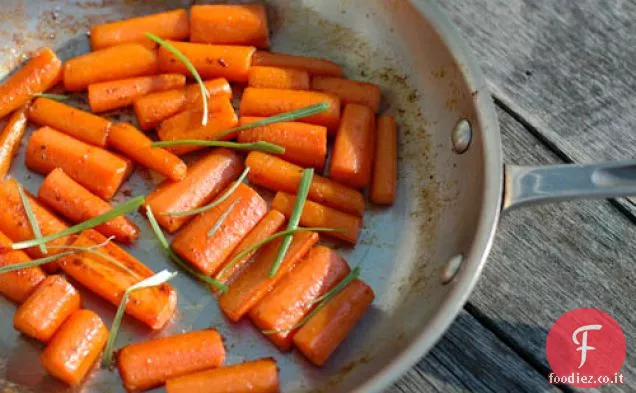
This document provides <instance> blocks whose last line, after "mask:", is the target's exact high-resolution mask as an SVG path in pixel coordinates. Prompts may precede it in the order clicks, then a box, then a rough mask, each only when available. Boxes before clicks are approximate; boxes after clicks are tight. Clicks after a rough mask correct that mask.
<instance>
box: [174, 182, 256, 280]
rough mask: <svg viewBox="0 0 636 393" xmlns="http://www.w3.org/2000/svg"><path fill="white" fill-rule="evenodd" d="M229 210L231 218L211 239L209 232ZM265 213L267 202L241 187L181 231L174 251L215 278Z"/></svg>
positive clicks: (226, 218)
mask: <svg viewBox="0 0 636 393" xmlns="http://www.w3.org/2000/svg"><path fill="white" fill-rule="evenodd" d="M230 206H233V207H230ZM228 209H231V211H230V213H229V215H227V216H226V217H225V219H224V220H223V222H222V224H221V226H220V227H219V228H218V229H217V230H216V231H215V232H214V233H213V234H212V235H211V236H210V235H209V231H210V230H211V229H212V227H214V226H215V225H216V224H217V222H218V220H219V219H220V217H221V216H222V215H223V214H224V213H225V212H226V211H227V210H228ZM265 213H267V203H266V202H265V200H263V198H262V197H261V196H260V195H259V194H258V192H256V191H255V190H254V189H253V188H251V187H250V186H247V185H245V184H241V185H239V186H238V188H237V189H236V190H235V191H234V192H233V193H232V194H230V196H229V197H228V198H227V199H226V200H225V201H223V202H222V203H221V204H219V205H218V206H216V207H214V208H212V209H210V210H208V211H206V212H204V213H201V215H199V216H198V217H196V218H195V219H194V220H192V221H191V222H189V223H188V224H187V225H186V226H185V227H184V228H183V229H182V230H181V231H179V233H178V234H177V236H176V237H175V238H174V240H173V242H172V248H173V249H174V251H175V252H176V253H177V254H179V255H180V256H181V257H183V258H184V259H185V260H187V261H188V262H190V263H191V264H192V266H194V267H196V268H197V269H198V270H200V271H201V272H203V273H205V274H207V275H210V274H214V273H215V272H216V271H217V269H218V268H219V267H221V266H222V264H223V262H225V260H226V259H227V257H228V256H229V255H230V254H231V253H232V251H234V249H235V248H236V247H237V246H238V244H239V243H240V242H241V240H243V238H244V237H245V236H246V235H247V234H248V232H249V231H251V230H252V228H254V226H256V224H257V223H258V222H259V221H260V219H261V218H263V216H264V215H265Z"/></svg>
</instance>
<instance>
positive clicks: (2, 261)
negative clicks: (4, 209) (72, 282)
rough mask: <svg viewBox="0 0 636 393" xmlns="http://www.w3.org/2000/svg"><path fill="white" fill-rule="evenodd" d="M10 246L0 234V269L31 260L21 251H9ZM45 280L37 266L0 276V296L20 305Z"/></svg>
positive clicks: (6, 239) (9, 241)
mask: <svg viewBox="0 0 636 393" xmlns="http://www.w3.org/2000/svg"><path fill="white" fill-rule="evenodd" d="M3 206H4V205H3ZM11 244H12V241H11V239H9V238H8V237H7V235H5V234H4V233H2V232H0V247H2V248H3V249H4V250H5V252H2V253H0V267H2V266H8V265H13V264H16V263H24V262H29V261H30V260H31V259H30V258H29V256H28V255H27V254H26V253H25V252H23V251H22V250H10V249H11ZM9 250H10V251H9ZM45 278H46V274H44V272H43V271H42V269H40V268H39V267H37V266H36V267H30V268H28V269H22V270H16V271H14V272H9V273H4V274H0V294H2V295H3V296H4V297H6V298H7V299H9V300H11V301H14V302H16V303H22V302H24V301H25V300H26V299H27V298H28V297H29V296H30V295H31V294H32V293H33V291H35V289H36V288H37V287H38V285H40V283H41V282H42V281H44V279H45Z"/></svg>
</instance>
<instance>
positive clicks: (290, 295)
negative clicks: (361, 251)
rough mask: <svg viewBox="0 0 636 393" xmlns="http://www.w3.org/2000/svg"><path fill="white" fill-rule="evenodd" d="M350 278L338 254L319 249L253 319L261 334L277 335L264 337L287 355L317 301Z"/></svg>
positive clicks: (255, 311)
mask: <svg viewBox="0 0 636 393" xmlns="http://www.w3.org/2000/svg"><path fill="white" fill-rule="evenodd" d="M347 274H349V266H348V265H347V262H345V260H344V259H342V257H341V256H340V255H338V253H337V252H336V251H334V250H332V249H330V248H327V247H324V246H316V247H314V248H312V249H311V250H309V253H307V255H306V256H305V258H304V259H303V260H302V261H301V262H300V263H299V264H298V266H296V268H295V269H294V270H292V271H291V272H290V273H289V274H288V275H287V277H285V278H284V279H283V280H282V281H281V282H280V283H278V285H277V286H276V288H274V290H273V291H272V292H271V293H270V294H268V295H267V296H265V297H264V298H263V299H261V301H260V302H259V303H258V304H257V305H256V306H255V307H254V308H253V309H252V310H250V312H249V316H250V319H251V320H252V322H254V324H255V325H256V326H258V328H259V329H261V330H265V331H268V330H269V331H275V332H274V333H271V332H268V333H267V334H266V335H265V337H267V338H268V339H270V340H271V341H272V342H273V343H274V344H276V346H277V347H278V348H279V349H280V350H281V351H287V350H289V349H290V348H291V346H292V338H293V336H294V334H295V333H296V330H297V329H294V326H295V325H296V324H298V323H299V322H300V321H301V320H302V319H303V317H305V315H307V314H308V313H309V312H310V311H311V309H312V308H313V307H314V306H315V305H316V299H318V298H319V297H320V296H322V295H324V294H326V293H327V292H329V290H331V288H333V287H334V286H336V285H337V284H338V283H339V282H340V281H341V280H342V279H343V278H345V277H346V276H347Z"/></svg>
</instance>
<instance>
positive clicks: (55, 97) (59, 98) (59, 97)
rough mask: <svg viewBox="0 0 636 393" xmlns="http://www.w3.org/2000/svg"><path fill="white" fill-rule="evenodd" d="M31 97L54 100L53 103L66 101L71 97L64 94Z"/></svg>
mask: <svg viewBox="0 0 636 393" xmlns="http://www.w3.org/2000/svg"><path fill="white" fill-rule="evenodd" d="M32 96H33V97H42V98H48V99H50V100H55V101H66V100H68V99H69V98H71V96H68V95H66V94H53V93H35V94H32Z"/></svg>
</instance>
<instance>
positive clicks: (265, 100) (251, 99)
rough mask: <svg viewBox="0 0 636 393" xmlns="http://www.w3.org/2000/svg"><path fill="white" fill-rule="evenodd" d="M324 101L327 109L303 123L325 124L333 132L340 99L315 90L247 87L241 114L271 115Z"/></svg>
mask: <svg viewBox="0 0 636 393" xmlns="http://www.w3.org/2000/svg"><path fill="white" fill-rule="evenodd" d="M322 102H326V103H327V104H329V109H328V110H327V111H325V112H322V113H318V114H315V115H313V116H309V117H306V118H304V119H303V122H305V123H311V124H317V125H320V126H325V127H327V128H328V129H329V132H330V133H332V134H333V133H334V132H335V131H336V130H337V128H338V123H339V122H340V99H339V98H338V97H336V96H333V95H330V94H325V93H319V92H315V91H302V90H282V89H256V88H253V87H248V88H247V89H245V91H244V92H243V99H242V100H241V107H240V113H241V116H265V117H267V116H273V115H278V114H280V113H283V112H289V111H293V110H296V109H302V108H305V107H308V106H310V105H314V104H319V103H322Z"/></svg>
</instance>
